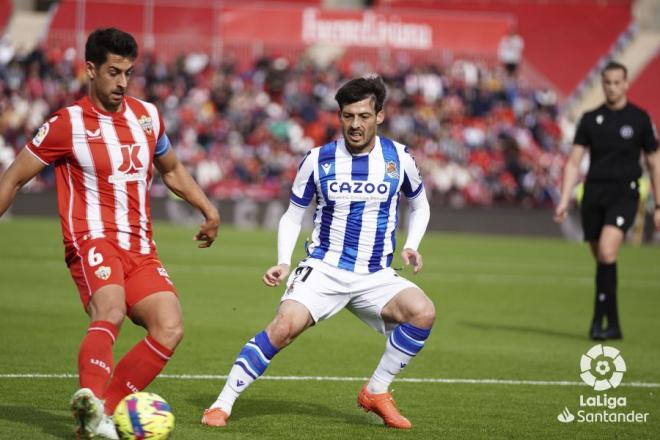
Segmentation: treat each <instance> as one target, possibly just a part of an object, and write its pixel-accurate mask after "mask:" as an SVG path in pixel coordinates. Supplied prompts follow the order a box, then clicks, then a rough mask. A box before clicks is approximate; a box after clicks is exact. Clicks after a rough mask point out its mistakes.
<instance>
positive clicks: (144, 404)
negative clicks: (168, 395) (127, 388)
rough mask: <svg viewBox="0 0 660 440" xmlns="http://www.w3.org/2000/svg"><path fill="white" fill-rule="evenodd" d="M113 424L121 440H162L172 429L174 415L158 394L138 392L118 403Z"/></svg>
mask: <svg viewBox="0 0 660 440" xmlns="http://www.w3.org/2000/svg"><path fill="white" fill-rule="evenodd" d="M114 422H115V427H116V428H117V434H118V435H119V438H121V439H122V440H141V439H145V440H146V439H153V440H163V439H166V438H167V437H168V436H169V435H170V432H172V430H173V429H174V414H172V409H171V408H170V405H169V404H168V403H167V402H166V401H165V399H163V398H162V397H160V396H159V395H158V394H154V393H145V392H140V393H134V394H130V395H128V396H126V397H124V399H123V400H122V401H121V402H119V405H117V408H116V409H115V414H114Z"/></svg>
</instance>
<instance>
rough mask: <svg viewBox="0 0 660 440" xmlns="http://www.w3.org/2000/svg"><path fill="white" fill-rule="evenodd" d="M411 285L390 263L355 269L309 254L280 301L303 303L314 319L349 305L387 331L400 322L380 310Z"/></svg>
mask: <svg viewBox="0 0 660 440" xmlns="http://www.w3.org/2000/svg"><path fill="white" fill-rule="evenodd" d="M410 287H415V288H417V286H416V285H415V283H413V282H411V281H408V280H407V279H405V278H403V277H401V276H399V274H397V273H396V271H395V270H394V269H392V268H391V267H388V268H386V269H382V270H379V271H378V272H374V273H355V272H349V271H347V270H344V269H339V268H337V267H334V266H331V265H329V264H327V263H324V262H323V261H321V260H319V259H316V258H307V259H305V260H302V261H301V262H300V264H299V265H298V267H297V268H296V269H295V270H294V271H293V272H291V274H290V275H289V279H288V280H287V283H286V291H285V292H284V295H282V299H281V301H285V300H295V301H297V302H299V303H301V304H302V305H304V306H305V307H306V308H307V310H309V313H310V315H312V318H313V319H314V322H319V321H323V320H324V319H328V318H330V317H332V316H334V315H336V314H337V313H339V311H341V310H342V309H343V308H344V307H346V308H347V309H348V310H350V311H351V312H352V313H353V314H354V315H356V316H357V317H358V318H360V319H361V320H362V321H364V323H365V324H367V325H368V326H369V327H371V328H373V329H374V330H376V331H377V332H380V333H383V334H387V333H388V332H390V331H392V330H393V329H394V328H395V327H396V326H397V325H398V324H396V323H389V322H385V321H383V318H382V317H381V316H380V313H381V311H382V310H383V307H385V305H386V304H387V303H388V302H389V301H390V300H391V299H392V298H393V297H394V296H395V295H396V294H397V293H399V292H401V291H402V290H404V289H407V288H410Z"/></svg>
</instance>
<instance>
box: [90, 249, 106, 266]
mask: <svg viewBox="0 0 660 440" xmlns="http://www.w3.org/2000/svg"><path fill="white" fill-rule="evenodd" d="M94 251H96V246H94V247H93V248H91V249H90V250H89V252H88V253H87V262H88V263H89V265H90V266H92V267H94V266H98V265H99V264H101V263H103V255H101V254H97V253H96V252H94Z"/></svg>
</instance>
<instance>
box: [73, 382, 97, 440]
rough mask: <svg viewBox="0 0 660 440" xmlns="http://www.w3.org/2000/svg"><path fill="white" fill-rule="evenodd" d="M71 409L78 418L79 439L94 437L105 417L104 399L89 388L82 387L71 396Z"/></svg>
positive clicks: (77, 431)
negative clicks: (99, 397)
mask: <svg viewBox="0 0 660 440" xmlns="http://www.w3.org/2000/svg"><path fill="white" fill-rule="evenodd" d="M71 411H72V412H73V418H74V419H75V420H76V425H77V426H76V435H77V437H78V439H85V440H87V439H92V438H94V434H95V431H96V428H97V427H98V426H99V423H101V419H102V418H103V401H101V399H98V398H97V397H96V396H95V395H94V393H93V392H92V390H90V389H89V388H81V389H79V390H78V391H76V392H75V393H74V394H73V397H71Z"/></svg>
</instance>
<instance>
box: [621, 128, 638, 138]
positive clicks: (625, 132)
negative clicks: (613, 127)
mask: <svg viewBox="0 0 660 440" xmlns="http://www.w3.org/2000/svg"><path fill="white" fill-rule="evenodd" d="M619 134H620V135H621V137H622V138H624V139H631V138H632V137H633V135H634V134H635V132H634V130H633V128H632V127H631V126H630V125H624V126H623V127H621V129H620V130H619Z"/></svg>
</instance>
